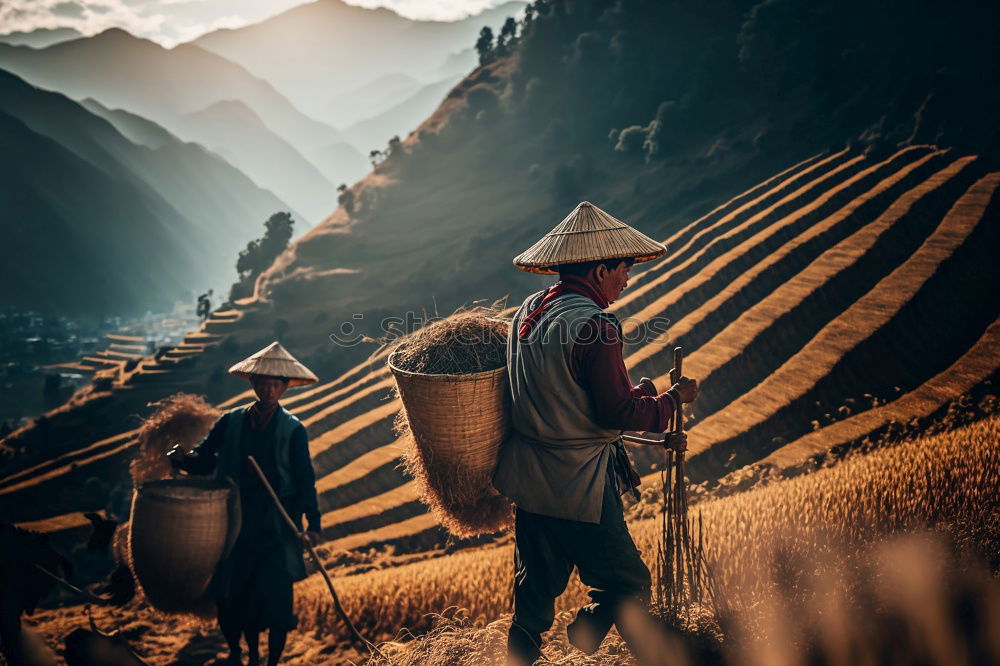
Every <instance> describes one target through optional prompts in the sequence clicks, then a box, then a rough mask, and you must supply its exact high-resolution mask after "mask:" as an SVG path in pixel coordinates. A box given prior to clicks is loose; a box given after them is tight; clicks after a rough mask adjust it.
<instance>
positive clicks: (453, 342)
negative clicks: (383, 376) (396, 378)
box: [394, 308, 510, 375]
mask: <svg viewBox="0 0 1000 666" xmlns="http://www.w3.org/2000/svg"><path fill="white" fill-rule="evenodd" d="M496 315H497V313H496V312H495V311H494V310H492V309H488V308H474V309H471V310H465V311H463V312H457V313H455V314H453V315H451V316H450V317H448V318H447V319H442V320H441V321H438V322H434V323H432V324H429V325H427V326H424V327H423V328H420V329H418V330H417V331H415V332H414V333H411V334H410V335H408V336H406V337H405V338H404V339H403V341H402V342H400V343H399V345H397V346H396V349H395V350H394V354H395V359H396V360H395V362H394V364H395V365H396V367H398V368H400V369H401V370H406V371H407V372H418V373H422V374H425V375H466V374H471V373H474V372H485V371H487V370H496V369H497V368H502V367H504V365H505V364H506V363H507V329H508V328H509V326H510V324H509V322H507V321H506V320H503V319H500V318H498V317H497V316H496Z"/></svg>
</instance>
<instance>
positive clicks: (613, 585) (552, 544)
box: [507, 469, 650, 663]
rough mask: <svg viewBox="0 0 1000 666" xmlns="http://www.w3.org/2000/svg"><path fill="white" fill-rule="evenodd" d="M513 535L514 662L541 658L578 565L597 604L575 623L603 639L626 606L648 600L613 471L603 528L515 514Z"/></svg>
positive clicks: (646, 583) (511, 635)
mask: <svg viewBox="0 0 1000 666" xmlns="http://www.w3.org/2000/svg"><path fill="white" fill-rule="evenodd" d="M514 534H515V537H514V538H515V548H514V618H513V623H512V624H511V628H510V633H509V634H508V641H507V649H508V652H509V654H510V656H511V657H514V658H515V660H517V661H520V662H523V663H531V662H533V661H534V660H535V659H537V658H538V657H539V656H541V651H540V648H541V634H542V632H544V631H547V630H548V629H549V627H551V626H552V621H553V619H554V618H555V600H556V598H557V597H558V596H559V595H560V594H562V593H563V591H564V590H565V589H566V584H567V583H568V582H569V577H570V574H571V573H572V572H573V567H576V568H577V569H578V571H579V573H580V580H582V581H583V583H584V585H587V586H589V587H590V588H592V589H591V591H590V598H591V599H592V603H590V604H588V605H587V606H584V607H583V608H582V609H580V611H579V613H578V614H577V620H576V621H575V622H574V624H577V623H581V622H585V623H586V624H587V625H588V629H589V631H590V632H592V633H593V634H597V635H599V636H600V637H603V636H604V635H605V634H607V632H608V631H610V629H611V626H612V625H613V624H614V622H615V615H616V611H617V609H618V606H619V605H620V604H621V602H623V601H625V600H628V599H639V600H640V601H642V602H643V603H645V602H647V601H648V599H649V588H650V576H649V569H648V568H647V567H646V564H645V563H644V562H643V561H642V558H641V557H640V554H639V549H638V548H636V547H635V542H633V541H632V535H631V534H629V531H628V526H627V525H626V523H625V518H624V516H623V515H622V500H621V496H620V495H619V493H618V490H617V487H616V484H615V479H614V473H613V471H611V470H610V469H609V474H608V477H607V481H606V483H605V486H604V501H603V504H602V507H601V522H600V523H599V524H595V523H585V522H580V521H576V520H565V519H562V518H551V517H549V516H541V515H538V514H535V513H529V512H527V511H522V510H521V509H517V510H516V512H515V516H514Z"/></svg>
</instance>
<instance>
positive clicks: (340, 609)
mask: <svg viewBox="0 0 1000 666" xmlns="http://www.w3.org/2000/svg"><path fill="white" fill-rule="evenodd" d="M247 460H249V461H250V464H251V465H253V469H254V471H255V472H257V476H258V477H260V482H261V483H263V484H264V487H265V488H266V489H267V494H268V495H270V496H271V500H272V501H273V502H274V506H275V507H277V509H278V512H279V513H280V514H281V517H282V518H284V520H285V523H287V524H288V526H289V527H290V528H292V531H293V532H295V534H296V535H297V536H300V537H301V536H302V533H301V532H299V528H298V527H296V526H295V522H294V521H293V520H292V518H291V516H289V515H288V512H287V511H285V507H283V506H282V505H281V500H279V499H278V494H277V493H276V492H274V488H272V487H271V484H270V483H268V480H267V477H265V476H264V471H263V470H262V469H261V468H260V465H258V464H257V461H256V460H254V457H253V456H247ZM305 546H306V550H308V551H309V555H310V556H311V557H312V558H313V560H314V561H315V562H316V566H318V567H319V572H320V574H322V576H323V580H325V581H326V586H327V588H329V590H330V596H331V597H333V608H334V610H335V611H336V612H337V615H338V616H339V617H340V619H341V621H343V623H344V625H345V626H346V627H347V630H348V631H349V632H351V635H352V636H353V637H354V638H356V639H357V640H358V641H359V642H360V643H361V644H362V645H364V646H365V647H366V648H368V650H369V651H371V652H374V653H377V654H378V655H379V656H381V657H382V658H383V659H385V658H386V657H385V655H384V654H382V652H381V650H379V649H378V647H377V646H376V645H375V644H374V643H372V642H371V641H369V640H368V639H367V638H365V637H364V636H362V635H361V632H360V631H358V628H357V627H355V626H354V623H353V622H351V618H350V617H348V615H347V611H345V610H344V607H343V606H342V605H341V603H340V597H339V596H337V591H336V590H335V589H334V588H333V580H331V578H330V574H329V573H327V571H326V568H325V567H324V566H323V560H321V559H319V555H317V554H316V549H315V548H313V545H312V543H310V542H309V540H308V539H306V540H305Z"/></svg>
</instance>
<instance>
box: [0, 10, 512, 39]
mask: <svg viewBox="0 0 1000 666" xmlns="http://www.w3.org/2000/svg"><path fill="white" fill-rule="evenodd" d="M319 1H320V2H322V1H323V0H319ZM299 4H305V3H303V2H302V1H301V0H5V2H3V3H0V26H3V27H2V28H0V31H2V32H4V33H9V32H30V31H32V30H36V29H39V28H59V27H69V28H73V29H75V30H77V31H79V32H81V33H83V34H84V35H93V34H96V33H99V32H102V31H103V30H107V29H108V28H122V29H124V30H127V31H128V32H131V33H132V34H134V35H137V36H140V37H145V38H148V39H152V40H154V41H157V42H159V43H160V44H162V45H163V46H167V47H172V46H174V45H175V44H179V43H181V42H186V41H190V40H192V39H195V38H197V37H199V36H200V35H203V34H205V33H206V32H210V31H212V30H217V29H219V28H238V27H241V26H244V25H248V24H251V23H256V22H259V21H263V20H264V19H266V18H269V17H271V16H274V15H275V14H279V13H281V12H283V11H285V10H287V9H289V8H291V7H294V6H296V5H299ZM350 4H355V5H359V6H363V7H371V8H373V7H387V8H389V9H391V10H393V11H395V12H397V13H399V14H400V15H402V16H406V17H407V18H412V19H432V20H444V21H450V20H456V19H460V18H464V17H466V16H469V15H470V14H475V13H478V12H480V11H483V10H485V9H488V8H490V7H493V6H495V5H497V4H498V2H497V1H496V0H351V2H350Z"/></svg>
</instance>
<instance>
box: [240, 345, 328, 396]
mask: <svg viewBox="0 0 1000 666" xmlns="http://www.w3.org/2000/svg"><path fill="white" fill-rule="evenodd" d="M229 374H231V375H236V376H237V377H243V378H245V379H249V378H250V375H268V376H270V377H288V385H289V386H304V385H305V384H315V383H316V382H318V381H319V378H318V377H317V376H316V375H314V374H313V373H312V371H311V370H310V369H309V368H307V367H306V366H304V365H302V364H301V363H299V361H298V360H296V358H295V357H294V356H292V355H291V354H289V353H288V350H287V349H285V348H284V347H282V346H281V343H280V342H278V341H277V340H276V341H274V342H272V343H271V344H269V345H268V346H266V347H264V348H263V349H261V350H260V351H259V352H257V353H256V354H253V355H252V356H248V357H247V358H245V359H243V360H242V361H240V362H239V363H237V364H236V365H234V366H233V367H231V368H229Z"/></svg>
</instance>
